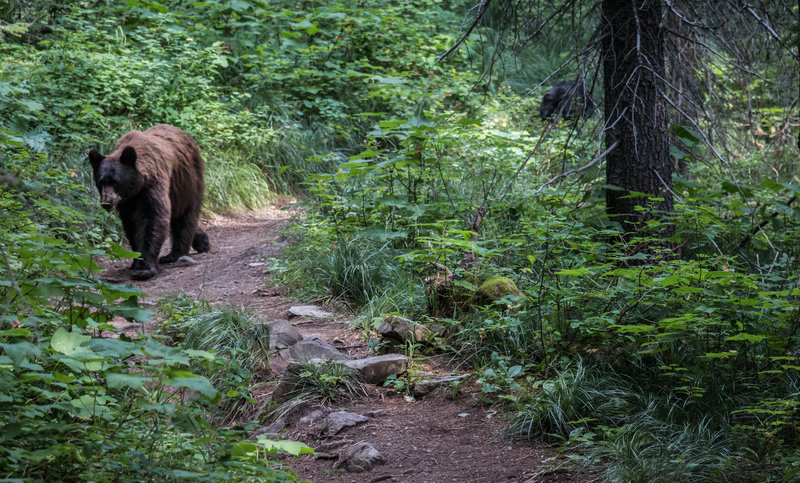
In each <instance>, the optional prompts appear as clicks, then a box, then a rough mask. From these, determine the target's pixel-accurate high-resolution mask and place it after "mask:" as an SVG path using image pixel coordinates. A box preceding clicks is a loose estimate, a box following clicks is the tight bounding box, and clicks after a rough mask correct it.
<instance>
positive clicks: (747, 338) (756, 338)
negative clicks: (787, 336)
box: [725, 332, 766, 342]
mask: <svg viewBox="0 0 800 483" xmlns="http://www.w3.org/2000/svg"><path fill="white" fill-rule="evenodd" d="M764 339H766V336H764V335H757V334H745V333H744V332H742V333H741V334H736V335H733V336H731V337H728V338H727V339H725V340H726V341H729V342H736V341H744V342H760V341H762V340H764Z"/></svg>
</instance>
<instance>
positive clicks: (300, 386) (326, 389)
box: [287, 361, 364, 402]
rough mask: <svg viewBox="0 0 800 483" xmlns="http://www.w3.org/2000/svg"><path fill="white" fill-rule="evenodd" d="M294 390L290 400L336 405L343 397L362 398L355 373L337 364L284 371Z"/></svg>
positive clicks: (306, 365)
mask: <svg viewBox="0 0 800 483" xmlns="http://www.w3.org/2000/svg"><path fill="white" fill-rule="evenodd" d="M287 372H288V378H289V380H290V381H291V382H292V383H293V388H292V389H291V390H290V391H289V392H288V393H287V396H288V397H289V398H290V399H304V400H318V401H321V402H335V401H338V400H339V399H341V398H342V397H343V396H345V395H356V394H363V393H364V388H363V386H362V385H361V382H360V380H359V374H358V371H356V370H355V369H352V368H350V367H347V366H345V365H344V364H341V363H339V362H336V361H324V362H321V363H316V361H315V362H312V361H305V362H301V363H300V364H297V365H291V366H290V367H288V368H287Z"/></svg>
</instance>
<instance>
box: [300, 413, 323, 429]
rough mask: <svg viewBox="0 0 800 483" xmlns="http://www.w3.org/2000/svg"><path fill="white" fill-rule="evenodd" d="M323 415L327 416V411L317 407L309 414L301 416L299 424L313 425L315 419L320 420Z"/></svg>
mask: <svg viewBox="0 0 800 483" xmlns="http://www.w3.org/2000/svg"><path fill="white" fill-rule="evenodd" d="M323 417H325V413H324V412H322V411H321V410H319V409H315V410H313V411H311V412H310V413H309V414H306V415H305V416H303V417H302V418H300V421H298V422H297V424H298V425H300V426H311V425H312V424H314V421H319V420H320V419H322V418H323Z"/></svg>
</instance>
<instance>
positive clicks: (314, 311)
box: [289, 305, 333, 319]
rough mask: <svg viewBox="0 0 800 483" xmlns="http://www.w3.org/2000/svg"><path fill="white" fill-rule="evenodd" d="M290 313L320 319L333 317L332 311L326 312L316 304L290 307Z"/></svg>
mask: <svg viewBox="0 0 800 483" xmlns="http://www.w3.org/2000/svg"><path fill="white" fill-rule="evenodd" d="M289 313H290V314H291V315H293V316H295V317H316V318H318V319H326V318H329V317H333V314H332V313H330V312H325V311H324V310H322V309H320V308H319V307H317V306H316V305H296V306H294V307H289Z"/></svg>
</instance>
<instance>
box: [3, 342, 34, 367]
mask: <svg viewBox="0 0 800 483" xmlns="http://www.w3.org/2000/svg"><path fill="white" fill-rule="evenodd" d="M0 348H2V349H3V351H5V353H6V355H7V356H8V357H9V358H10V359H11V361H12V362H13V363H14V366H16V367H20V366H21V365H22V364H23V363H25V362H27V361H30V360H34V359H36V358H37V357H39V348H38V347H36V346H35V345H33V344H31V343H30V342H27V341H24V342H16V343H14V344H6V343H0Z"/></svg>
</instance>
